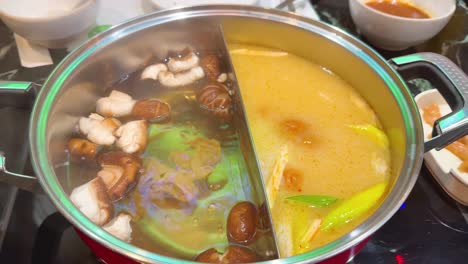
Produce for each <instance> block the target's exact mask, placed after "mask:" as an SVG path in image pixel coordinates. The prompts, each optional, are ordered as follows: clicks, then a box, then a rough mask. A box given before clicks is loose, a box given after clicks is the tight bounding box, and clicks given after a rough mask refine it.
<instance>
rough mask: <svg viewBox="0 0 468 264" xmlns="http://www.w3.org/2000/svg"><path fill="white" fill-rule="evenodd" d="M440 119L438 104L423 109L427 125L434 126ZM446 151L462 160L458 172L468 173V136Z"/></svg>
mask: <svg viewBox="0 0 468 264" xmlns="http://www.w3.org/2000/svg"><path fill="white" fill-rule="evenodd" d="M440 117H441V114H440V109H439V106H438V105H437V104H435V103H432V104H430V105H428V106H426V107H424V108H423V119H424V122H426V123H427V124H429V125H431V126H434V122H435V121H436V120H437V119H439V118H440ZM446 149H447V150H448V151H450V152H452V153H453V154H454V155H455V156H457V157H458V158H459V159H461V160H462V164H461V165H460V166H459V167H458V170H460V171H461V172H468V136H464V137H462V138H461V139H459V140H457V141H455V142H453V143H452V144H450V145H448V146H447V148H446Z"/></svg>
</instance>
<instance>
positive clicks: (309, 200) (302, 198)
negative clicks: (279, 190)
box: [286, 195, 338, 207]
mask: <svg viewBox="0 0 468 264" xmlns="http://www.w3.org/2000/svg"><path fill="white" fill-rule="evenodd" d="M286 199H287V200H291V201H297V202H302V203H306V204H308V205H312V206H315V207H325V206H329V205H331V204H333V203H335V202H336V201H338V198H335V197H332V196H325V195H298V196H291V197H288V198H286Z"/></svg>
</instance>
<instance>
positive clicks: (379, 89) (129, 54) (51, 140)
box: [0, 6, 468, 263]
mask: <svg viewBox="0 0 468 264" xmlns="http://www.w3.org/2000/svg"><path fill="white" fill-rule="evenodd" d="M205 22H219V23H222V24H223V26H224V29H225V33H226V35H227V38H228V40H230V41H235V42H246V43H252V44H257V45H264V46H269V47H273V48H278V49H282V50H286V51H288V52H291V53H294V54H297V55H300V56H302V57H304V58H306V59H309V60H311V61H314V62H316V63H318V64H320V65H323V66H324V67H326V68H328V69H330V70H332V71H333V72H335V73H336V74H338V75H339V76H341V78H343V79H344V80H346V81H347V82H348V83H349V84H351V85H352V86H353V87H354V88H355V89H357V90H358V91H359V93H360V94H361V95H362V96H363V97H364V98H365V99H366V100H367V101H368V102H369V104H370V105H371V106H372V107H373V109H374V110H375V111H376V113H377V114H378V116H379V118H380V120H381V122H382V124H383V126H384V127H385V130H386V132H387V134H388V135H389V139H390V144H391V155H392V177H393V178H392V189H391V191H390V193H389V194H388V196H387V197H386V199H385V200H384V202H383V203H382V204H381V206H380V207H379V208H378V209H377V210H376V211H375V212H374V213H373V214H372V215H371V216H370V217H369V218H368V219H367V220H366V221H365V222H364V223H362V224H361V225H359V226H358V227H356V228H355V229H354V230H353V231H351V232H350V233H348V234H346V235H344V236H342V237H341V238H339V239H337V240H335V241H333V242H331V243H329V244H327V245H325V246H323V247H321V248H318V249H316V250H313V251H310V252H307V253H304V254H301V255H298V256H294V257H290V258H285V259H280V260H279V261H275V263H306V262H307V263H310V262H320V261H323V260H326V259H330V258H331V257H333V256H335V255H337V254H339V253H340V252H343V251H345V250H347V249H349V248H351V247H353V246H355V245H357V244H358V243H359V242H361V241H363V240H365V239H366V238H367V237H369V236H370V235H371V234H372V233H374V232H375V231H376V230H377V229H378V228H380V227H381V226H382V225H383V224H384V223H385V222H386V221H387V220H388V219H389V218H390V217H391V216H392V215H393V214H394V213H395V212H396V211H397V209H398V208H399V207H400V205H401V204H402V203H403V201H404V200H405V199H406V197H407V196H408V194H409V193H410V191H411V189H412V187H413V185H414V183H415V181H416V179H417V176H418V173H419V170H420V167H421V164H422V157H423V153H424V151H428V150H430V149H432V148H441V147H443V146H445V145H446V144H448V143H449V142H451V141H453V140H455V139H456V138H458V137H461V136H463V135H464V134H466V132H467V131H468V119H467V116H468V108H467V98H468V96H467V95H468V86H467V84H468V80H467V77H466V76H465V75H464V74H463V72H462V71H460V70H459V69H458V68H456V66H454V65H453V64H452V63H450V61H449V60H448V59H446V58H444V57H442V56H439V55H436V54H430V53H423V54H414V55H410V56H405V57H400V58H395V59H393V60H391V61H389V62H387V61H385V60H384V59H383V58H382V57H381V56H379V55H378V54H377V53H376V52H375V51H373V50H372V49H370V48H369V47H368V46H367V45H365V44H364V43H362V42H361V41H359V40H357V39H356V38H354V37H352V36H350V35H348V34H346V33H345V32H343V31H341V30H339V29H336V28H334V27H332V26H330V25H326V24H323V23H321V22H317V21H313V20H310V19H307V18H304V17H300V16H297V15H294V14H290V13H285V12H281V11H276V10H267V9H262V8H257V7H241V6H203V7H191V8H183V9H176V10H169V11H163V12H159V13H154V14H151V15H147V16H144V17H141V18H137V19H134V20H132V21H129V22H126V23H124V24H122V25H119V26H116V27H113V28H111V29H110V30H109V31H107V32H105V33H103V34H101V35H98V36H96V37H94V38H93V39H91V40H90V41H88V42H87V43H86V44H84V45H83V46H81V47H80V48H78V49H77V50H75V51H74V52H72V53H71V54H70V55H69V56H68V57H67V58H66V59H65V60H63V61H62V63H61V64H60V65H59V66H58V67H57V68H56V69H55V70H54V71H53V73H52V74H51V75H50V77H49V78H48V80H47V82H46V83H45V84H44V86H43V87H42V89H41V90H40V93H39V94H38V96H37V98H36V100H35V104H34V108H33V111H32V118H31V123H30V131H29V140H30V142H29V143H30V147H31V154H32V159H33V165H34V169H35V172H36V176H37V179H38V181H39V182H40V183H41V185H42V188H43V189H44V191H45V192H46V193H47V194H48V195H49V197H50V198H51V200H52V201H53V203H54V204H55V206H56V207H57V208H58V210H59V211H60V212H61V213H62V214H63V215H64V216H65V217H66V218H67V219H68V220H69V221H70V222H71V223H72V224H73V225H74V226H76V227H77V228H78V229H79V230H81V232H83V233H84V234H85V235H86V236H88V237H90V238H91V239H93V240H95V241H97V242H98V243H100V244H102V245H104V246H105V247H107V248H109V249H111V250H112V251H115V252H117V253H120V254H122V255H124V256H127V257H129V258H131V259H133V260H135V261H141V262H145V263H156V262H158V263H159V262H164V263H182V261H181V260H177V259H172V258H168V257H165V256H162V255H158V254H155V253H152V252H148V251H145V250H142V249H140V248H137V247H135V246H133V245H130V244H127V243H125V242H122V241H120V240H118V239H116V238H115V237H113V236H111V235H110V234H108V233H106V232H104V231H103V230H102V229H101V228H100V227H98V226H96V225H94V224H93V223H92V222H91V221H90V220H88V219H87V218H86V217H85V216H84V215H82V214H81V213H80V212H79V211H78V210H77V209H76V208H75V207H74V206H73V204H72V203H71V202H70V200H69V199H68V194H69V192H70V190H71V187H72V186H76V185H77V184H78V181H79V179H76V177H75V178H74V177H70V174H71V173H70V172H69V171H67V166H66V164H64V162H65V156H64V153H63V150H64V149H65V145H66V140H67V135H68V134H69V132H70V131H71V129H72V128H73V126H74V125H75V123H76V121H77V119H78V118H79V117H80V116H82V115H85V114H87V113H88V112H89V111H90V109H93V107H94V105H95V102H96V100H97V98H98V97H100V96H101V95H102V93H103V90H104V89H105V88H106V87H108V85H109V84H110V83H112V82H114V81H115V80H117V79H119V78H120V77H121V76H123V75H125V74H127V73H129V72H133V71H135V70H136V69H138V68H141V67H142V66H143V65H144V64H145V62H146V61H147V59H148V58H149V57H150V56H151V55H153V54H159V53H164V52H166V51H167V50H168V49H170V48H173V47H175V46H177V45H179V44H180V43H181V42H182V41H184V42H186V41H187V39H184V40H181V39H179V38H178V30H177V29H178V28H179V29H180V28H187V27H189V28H190V27H197V26H198V25H199V24H200V23H205ZM189 41H199V40H197V38H196V36H194V38H193V39H191V40H189ZM397 71H400V73H401V75H400V74H399V73H398V72H397ZM401 76H403V77H404V78H413V77H415V76H418V77H428V78H431V79H433V81H434V82H435V84H436V85H437V87H440V88H441V89H442V88H444V89H443V90H442V91H443V94H444V95H445V96H446V98H447V100H448V102H449V103H450V104H451V105H452V107H453V109H454V112H453V113H452V114H451V115H450V116H448V117H444V118H442V119H441V120H439V122H437V125H436V129H435V130H434V138H433V139H432V140H430V141H428V142H426V143H425V142H424V136H423V129H422V124H421V120H420V117H419V112H418V109H417V107H416V105H415V103H414V101H413V98H412V96H411V94H410V92H409V90H408V88H407V87H406V85H405V82H404V81H403V79H402V77H401ZM0 86H3V88H4V89H3V91H4V92H5V91H7V92H8V91H9V92H12V91H13V92H14V93H16V94H18V93H19V94H26V95H29V94H30V93H31V92H33V91H34V89H32V88H31V86H28V85H23V84H18V83H13V84H12V83H3V85H2V84H0ZM5 87H9V89H5ZM288 89H293V88H292V87H291V88H288ZM4 98H6V97H4ZM311 100H313V98H311ZM1 161H2V162H1V163H0V169H2V168H3V170H5V164H4V160H3V159H2V160H1ZM16 176H18V175H16Z"/></svg>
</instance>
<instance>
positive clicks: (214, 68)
mask: <svg viewBox="0 0 468 264" xmlns="http://www.w3.org/2000/svg"><path fill="white" fill-rule="evenodd" d="M200 65H201V66H202V68H203V70H204V71H205V75H206V77H207V78H208V80H210V81H212V82H214V81H216V80H217V79H218V76H219V75H220V74H221V65H220V61H219V58H218V56H216V54H207V55H205V56H203V57H202V58H201V60H200Z"/></svg>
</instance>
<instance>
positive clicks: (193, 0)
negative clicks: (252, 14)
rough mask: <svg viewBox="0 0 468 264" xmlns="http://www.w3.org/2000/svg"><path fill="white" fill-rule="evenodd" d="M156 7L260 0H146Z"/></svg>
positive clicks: (238, 3)
mask: <svg viewBox="0 0 468 264" xmlns="http://www.w3.org/2000/svg"><path fill="white" fill-rule="evenodd" d="M146 1H147V2H149V4H150V5H151V6H152V7H153V8H154V9H170V8H176V7H186V6H195V5H227V4H231V5H255V4H257V2H258V0H146Z"/></svg>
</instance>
